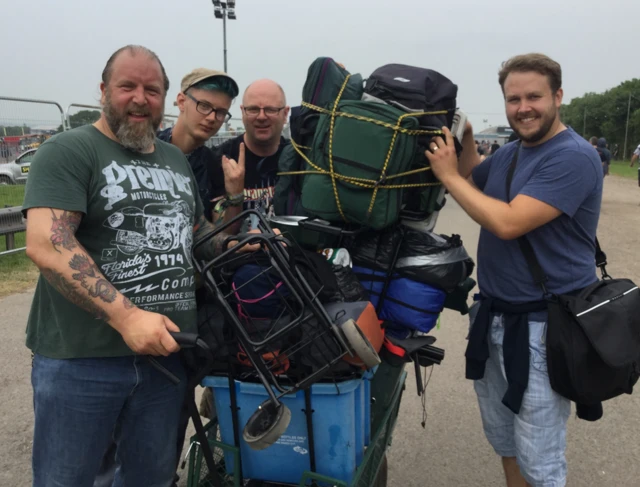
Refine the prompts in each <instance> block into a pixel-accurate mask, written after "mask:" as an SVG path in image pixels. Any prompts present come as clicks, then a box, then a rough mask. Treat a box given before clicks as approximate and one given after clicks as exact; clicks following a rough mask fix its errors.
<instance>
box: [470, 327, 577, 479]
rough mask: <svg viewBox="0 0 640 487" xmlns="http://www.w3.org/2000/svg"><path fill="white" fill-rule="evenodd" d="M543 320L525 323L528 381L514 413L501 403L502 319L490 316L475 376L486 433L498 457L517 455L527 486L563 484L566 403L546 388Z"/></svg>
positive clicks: (503, 377)
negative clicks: (480, 369) (482, 363)
mask: <svg viewBox="0 0 640 487" xmlns="http://www.w3.org/2000/svg"><path fill="white" fill-rule="evenodd" d="M546 326H547V324H546V323H545V322H541V321H530V322H529V354H530V365H529V385H528V387H527V390H526V391H525V394H524V398H523V401H522V407H521V408H520V413H519V414H514V413H513V412H512V411H511V410H510V409H508V408H507V407H506V406H505V405H504V404H502V397H503V396H504V393H505V391H506V390H507V379H506V375H505V371H504V354H503V350H502V340H503V338H504V320H503V318H502V315H495V316H494V317H493V320H492V323H491V329H490V331H489V337H488V338H489V359H488V360H487V363H486V368H485V372H484V377H483V378H482V379H480V380H477V381H474V387H475V391H476V394H477V396H478V403H479V406H480V414H481V416H482V424H483V426H484V432H485V436H486V437H487V439H488V440H489V443H490V444H491V446H492V447H493V449H494V450H495V452H496V453H497V454H498V455H500V456H502V457H516V459H517V461H518V465H519V466H520V471H521V472H522V475H523V477H524V478H525V480H526V481H527V482H528V483H529V485H531V486H532V487H563V486H564V485H565V484H566V477H567V462H566V459H565V449H566V445H567V439H566V432H567V420H568V419H569V415H570V414H571V402H570V401H569V400H568V399H565V398H563V397H561V396H560V395H558V394H557V393H556V392H554V391H553V389H551V384H550V382H549V374H548V372H547V350H546V346H545V332H546Z"/></svg>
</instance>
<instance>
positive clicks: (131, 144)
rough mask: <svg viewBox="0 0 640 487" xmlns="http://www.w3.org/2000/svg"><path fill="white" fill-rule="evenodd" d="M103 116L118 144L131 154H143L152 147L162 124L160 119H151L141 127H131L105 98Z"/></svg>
mask: <svg viewBox="0 0 640 487" xmlns="http://www.w3.org/2000/svg"><path fill="white" fill-rule="evenodd" d="M104 115H105V119H106V120H107V124H108V125H109V128H110V129H111V131H112V132H113V134H114V135H115V136H116V137H117V138H118V141H119V142H120V144H121V145H122V146H123V147H125V148H126V149H129V150H131V151H133V152H145V151H147V150H149V148H150V147H152V146H153V143H154V141H155V138H156V132H157V130H158V127H160V124H161V123H162V117H158V118H156V119H151V120H150V121H149V123H145V124H143V125H141V126H136V125H132V124H130V123H129V121H128V120H127V118H126V114H125V115H123V116H121V115H120V114H118V113H117V112H116V111H115V110H114V109H113V107H112V106H111V99H110V97H109V96H107V100H106V103H105V105H104Z"/></svg>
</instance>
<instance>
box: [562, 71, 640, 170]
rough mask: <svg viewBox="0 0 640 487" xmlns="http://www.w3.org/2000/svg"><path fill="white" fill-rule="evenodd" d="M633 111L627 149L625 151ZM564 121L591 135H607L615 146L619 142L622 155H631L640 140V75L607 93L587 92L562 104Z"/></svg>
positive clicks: (586, 136) (608, 139) (578, 130)
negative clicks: (627, 130) (639, 77)
mask: <svg viewBox="0 0 640 487" xmlns="http://www.w3.org/2000/svg"><path fill="white" fill-rule="evenodd" d="M627 111H629V133H628V138H627V153H626V154H623V149H624V141H625V131H626V129H627ZM561 114H562V121H563V122H564V124H565V125H569V126H571V127H572V128H573V129H574V130H575V131H576V132H578V133H579V134H581V135H583V136H584V137H585V138H587V139H589V138H590V137H592V136H594V135H595V136H596V137H605V138H606V139H607V142H608V143H609V147H610V148H612V147H613V146H615V145H616V144H617V145H618V146H619V152H618V158H623V157H625V158H628V157H629V155H630V154H631V153H632V151H633V149H634V148H635V147H636V146H637V145H638V144H640V79H632V80H629V81H624V82H623V83H621V84H620V85H618V86H616V87H615V88H612V89H610V90H607V91H605V92H604V93H586V94H584V95H583V96H581V97H579V98H574V99H573V100H571V103H569V104H568V105H562V108H561Z"/></svg>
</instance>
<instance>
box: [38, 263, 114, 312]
mask: <svg viewBox="0 0 640 487" xmlns="http://www.w3.org/2000/svg"><path fill="white" fill-rule="evenodd" d="M41 272H42V275H43V277H44V278H45V279H46V280H47V281H49V284H51V285H52V286H53V287H54V288H55V289H56V291H58V292H59V293H60V294H61V295H62V296H64V297H65V298H66V299H67V300H68V301H70V302H72V303H73V304H75V305H76V306H78V307H79V308H82V309H84V310H85V311H88V312H89V313H91V314H92V315H93V316H95V317H96V318H99V319H101V320H104V321H107V320H108V319H109V317H108V316H107V313H106V312H105V311H104V310H103V309H101V308H100V307H99V306H98V305H97V304H96V303H95V302H94V301H93V300H92V299H91V298H90V297H89V296H85V295H83V294H82V292H81V291H80V290H79V289H77V288H76V286H75V285H74V284H73V283H72V282H69V280H68V279H67V278H66V277H65V276H64V275H62V274H61V273H60V272H58V271H56V270H55V269H41Z"/></svg>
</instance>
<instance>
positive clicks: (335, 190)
mask: <svg viewBox="0 0 640 487" xmlns="http://www.w3.org/2000/svg"><path fill="white" fill-rule="evenodd" d="M349 78H351V75H350V74H348V75H347V76H346V77H345V79H344V83H342V87H341V88H340V91H339V92H338V96H337V97H336V100H335V101H334V102H333V109H332V110H331V120H330V122H329V172H330V173H331V185H332V186H333V197H334V198H335V199H336V205H337V206H338V212H340V216H341V217H342V219H343V220H344V221H345V222H347V221H348V220H347V217H346V216H345V214H344V212H343V211H342V205H341V204H340V197H339V196H338V185H337V184H336V175H335V173H334V172H333V127H334V125H335V123H336V112H337V111H338V103H339V102H340V97H342V93H343V92H344V89H345V88H346V87H347V83H348V82H349Z"/></svg>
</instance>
